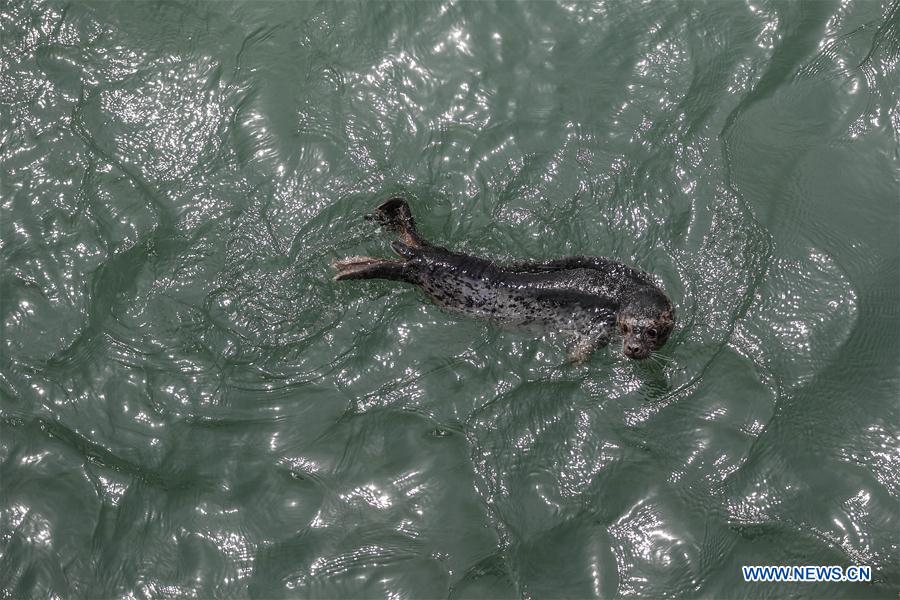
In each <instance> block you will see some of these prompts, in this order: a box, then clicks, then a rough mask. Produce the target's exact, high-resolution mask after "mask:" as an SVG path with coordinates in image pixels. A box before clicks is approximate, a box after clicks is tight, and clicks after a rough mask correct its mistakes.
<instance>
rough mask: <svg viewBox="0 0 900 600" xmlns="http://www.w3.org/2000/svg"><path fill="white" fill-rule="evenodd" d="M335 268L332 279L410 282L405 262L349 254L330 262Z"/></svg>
mask: <svg viewBox="0 0 900 600" xmlns="http://www.w3.org/2000/svg"><path fill="white" fill-rule="evenodd" d="M331 266H332V267H333V268H334V269H335V270H337V274H336V275H335V276H334V277H333V279H334V281H343V280H345V279H392V280H394V281H406V282H410V283H411V282H412V280H411V277H410V273H409V270H408V269H407V266H406V263H404V262H401V261H399V260H385V259H381V258H371V257H369V256H351V257H348V258H344V259H341V260H335V261H332V262H331Z"/></svg>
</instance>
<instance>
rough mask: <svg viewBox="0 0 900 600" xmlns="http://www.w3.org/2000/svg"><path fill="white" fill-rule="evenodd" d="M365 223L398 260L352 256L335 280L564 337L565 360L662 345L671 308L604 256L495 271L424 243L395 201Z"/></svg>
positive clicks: (340, 263) (641, 279)
mask: <svg viewBox="0 0 900 600" xmlns="http://www.w3.org/2000/svg"><path fill="white" fill-rule="evenodd" d="M366 218H367V219H369V220H373V221H375V222H377V223H379V224H380V225H381V226H383V227H384V228H386V229H388V230H389V231H392V232H393V233H394V234H396V236H397V239H396V240H394V241H392V242H391V248H392V249H393V250H394V252H396V253H397V255H399V256H400V257H401V259H400V260H388V259H381V258H372V257H369V256H352V257H348V258H344V259H341V260H335V261H333V262H332V263H331V264H332V267H334V269H335V270H336V271H337V274H336V275H335V276H334V279H335V280H336V281H344V280H350V279H389V280H392V281H401V282H404V283H408V284H412V285H416V286H418V287H420V288H421V289H422V290H423V291H424V292H425V294H426V295H427V296H428V297H429V298H430V299H431V300H432V301H433V302H434V303H435V304H437V305H438V306H441V307H443V308H445V309H448V310H450V311H453V312H455V313H459V314H463V315H466V316H471V317H477V318H482V319H487V320H489V321H492V322H494V323H496V324H499V325H501V326H505V327H511V328H516V329H526V330H532V331H557V332H562V333H565V334H569V335H570V336H571V337H572V338H573V340H574V343H573V344H572V345H571V347H570V349H569V352H568V358H569V360H570V361H572V362H574V363H582V362H585V361H587V360H588V359H589V358H590V356H591V354H592V353H593V352H594V350H596V349H598V348H602V347H604V346H606V345H607V344H609V342H610V340H611V339H612V337H613V336H614V335H615V334H617V333H620V334H621V336H622V352H623V354H624V355H625V356H627V357H628V358H633V359H644V358H647V357H648V356H650V355H651V353H652V352H654V351H655V350H658V349H659V348H661V347H662V346H663V344H665V343H666V340H667V339H669V335H670V334H671V332H672V329H673V328H674V326H675V309H674V307H673V306H672V303H671V302H670V301H669V299H668V297H666V295H665V293H663V291H662V290H661V289H660V288H659V287H658V286H657V285H656V284H655V283H654V282H653V279H652V278H651V277H650V276H649V275H648V274H647V273H644V272H643V271H639V270H637V269H634V268H632V267H629V266H627V265H624V264H622V263H619V262H616V261H613V260H609V259H606V258H600V257H593V256H573V257H568V258H561V259H556V260H550V261H546V262H522V263H516V264H508V265H500V264H497V263H495V262H493V261H490V260H487V259H484V258H479V257H476V256H470V255H467V254H462V253H459V252H452V251H450V250H448V249H447V248H443V247H441V246H436V245H433V244H431V243H429V242H427V241H426V240H425V239H424V238H422V236H420V235H419V232H418V231H417V229H416V224H415V221H414V219H413V216H412V212H411V211H410V209H409V205H408V204H407V203H406V201H405V200H403V199H402V198H391V199H390V200H387V201H386V202H383V203H382V204H380V205H379V206H378V207H377V208H376V209H375V212H374V214H372V215H367V216H366Z"/></svg>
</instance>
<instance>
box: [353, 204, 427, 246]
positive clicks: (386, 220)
mask: <svg viewBox="0 0 900 600" xmlns="http://www.w3.org/2000/svg"><path fill="white" fill-rule="evenodd" d="M366 218H367V219H371V220H374V221H375V222H377V223H378V224H379V225H381V226H382V227H385V228H387V229H389V230H391V231H393V232H394V233H396V234H397V236H398V237H399V238H400V241H401V242H402V243H403V244H405V245H407V246H412V247H413V248H425V247H428V246H430V245H431V244H429V243H428V242H427V241H425V240H424V239H423V238H422V236H420V235H419V232H418V231H416V221H415V219H413V216H412V211H411V210H410V209H409V204H407V203H406V200H404V199H403V198H391V199H390V200H385V201H384V202H382V203H381V204H379V205H378V206H377V207H375V212H374V214H372V215H367V217H366Z"/></svg>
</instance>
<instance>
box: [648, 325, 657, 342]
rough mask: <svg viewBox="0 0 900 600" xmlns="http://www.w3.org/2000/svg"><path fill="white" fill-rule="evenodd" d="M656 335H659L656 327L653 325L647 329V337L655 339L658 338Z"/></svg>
mask: <svg viewBox="0 0 900 600" xmlns="http://www.w3.org/2000/svg"><path fill="white" fill-rule="evenodd" d="M656 336H657V331H656V330H655V329H654V328H652V327H651V328H650V329H648V330H647V337H648V338H650V339H651V340H653V339H656Z"/></svg>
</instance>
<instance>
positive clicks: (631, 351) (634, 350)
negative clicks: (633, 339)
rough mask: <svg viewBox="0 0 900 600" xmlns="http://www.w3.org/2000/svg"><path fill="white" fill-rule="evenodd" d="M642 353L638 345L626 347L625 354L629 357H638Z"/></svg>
mask: <svg viewBox="0 0 900 600" xmlns="http://www.w3.org/2000/svg"><path fill="white" fill-rule="evenodd" d="M640 351H641V348H640V346H637V345H636V344H628V345H627V346H625V354H627V355H628V356H637V354H638V353H639V352H640Z"/></svg>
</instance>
